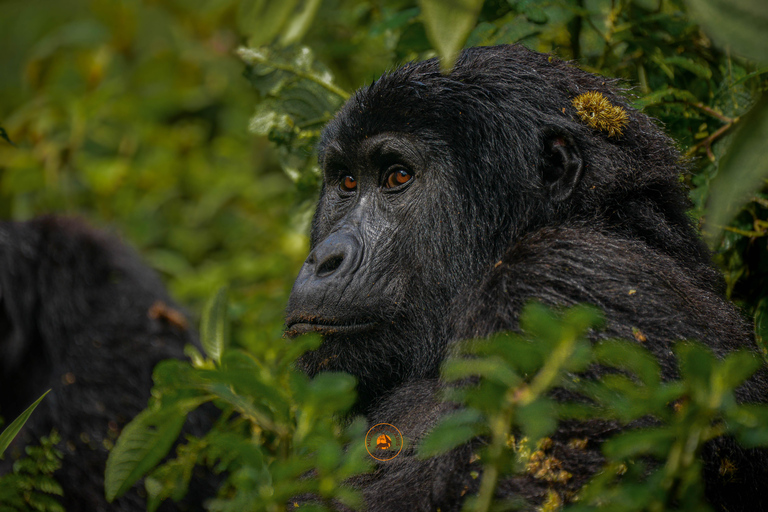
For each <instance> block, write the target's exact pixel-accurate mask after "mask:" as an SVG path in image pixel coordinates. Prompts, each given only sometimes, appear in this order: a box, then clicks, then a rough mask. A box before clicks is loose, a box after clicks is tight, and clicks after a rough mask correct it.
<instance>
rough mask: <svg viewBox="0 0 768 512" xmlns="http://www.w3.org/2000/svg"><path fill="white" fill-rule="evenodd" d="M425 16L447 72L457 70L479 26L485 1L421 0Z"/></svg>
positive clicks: (426, 23) (429, 34)
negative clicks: (467, 43)
mask: <svg viewBox="0 0 768 512" xmlns="http://www.w3.org/2000/svg"><path fill="white" fill-rule="evenodd" d="M419 6H421V16H422V21H423V22H424V26H425V28H426V29H427V37H429V40H430V42H431V43H432V46H434V47H435V49H436V50H437V52H438V53H439V54H440V61H441V64H442V67H443V70H445V71H447V70H450V69H451V68H452V67H453V63H454V62H455V61H456V57H457V56H458V54H459V50H461V47H462V46H463V45H464V43H465V41H466V40H467V38H468V37H469V34H470V32H472V28H474V26H475V22H476V21H477V17H478V15H479V14H480V8H481V7H482V6H483V0H419Z"/></svg>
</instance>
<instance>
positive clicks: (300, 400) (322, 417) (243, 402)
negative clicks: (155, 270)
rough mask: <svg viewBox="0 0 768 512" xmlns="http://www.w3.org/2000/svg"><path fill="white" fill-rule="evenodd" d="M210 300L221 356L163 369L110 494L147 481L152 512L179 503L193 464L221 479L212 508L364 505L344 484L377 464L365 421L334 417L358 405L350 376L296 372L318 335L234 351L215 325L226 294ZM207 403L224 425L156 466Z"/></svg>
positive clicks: (211, 339)
mask: <svg viewBox="0 0 768 512" xmlns="http://www.w3.org/2000/svg"><path fill="white" fill-rule="evenodd" d="M210 304H211V306H210V307H207V308H206V310H205V314H204V317H203V320H202V323H203V325H207V326H217V328H216V329H204V330H203V344H204V346H205V347H206V351H207V352H208V355H209V357H211V358H213V357H215V356H214V354H216V355H218V356H219V357H218V359H209V358H203V356H202V355H200V354H197V353H196V354H193V358H192V359H193V363H192V364H190V363H187V362H182V361H165V362H163V363H161V364H160V365H158V366H157V368H156V369H155V373H154V383H155V385H154V387H153V389H152V401H151V403H150V405H149V407H148V408H147V409H146V410H145V411H143V412H142V413H141V414H139V415H138V416H137V417H136V418H134V419H133V421H131V423H129V424H128V425H127V426H126V427H125V429H124V430H123V432H122V434H121V436H120V438H119V439H118V441H117V444H116V445H115V447H114V449H113V450H112V452H111V453H110V456H109V460H108V461H107V472H106V482H105V486H106V493H107V498H108V499H109V500H113V499H115V498H116V497H119V496H120V495H122V494H123V493H124V492H125V491H127V490H128V489H129V488H131V486H132V485H133V484H134V483H135V482H136V481H137V480H138V479H139V478H141V477H143V476H144V475H147V477H146V480H145V487H146V490H147V495H148V508H149V510H155V509H157V507H158V506H159V505H160V503H161V502H162V501H163V500H165V499H168V498H171V499H173V500H179V499H181V498H182V497H183V496H184V495H185V494H186V492H187V488H188V486H189V482H190V478H191V475H192V470H193V468H194V467H195V465H202V466H205V467H207V468H208V470H209V471H212V472H215V473H220V474H223V475H225V478H224V482H223V484H222V486H221V488H220V490H219V494H218V496H217V497H216V498H215V499H212V500H210V502H209V503H207V507H208V509H209V510H213V511H228V510H233V511H234V510H237V511H240V510H254V511H258V510H264V511H277V510H284V508H285V504H286V503H288V502H289V500H291V499H294V498H296V497H298V496H300V495H303V494H312V495H314V496H315V497H316V498H317V499H318V500H320V504H318V505H317V507H316V508H315V510H329V509H330V503H331V501H332V500H338V501H339V502H341V503H344V504H346V505H347V506H349V507H354V508H357V507H359V506H360V504H361V497H360V495H359V493H358V492H357V491H354V490H353V489H352V488H351V487H348V486H347V485H345V480H347V479H348V478H350V477H352V476H354V475H356V474H359V473H362V472H364V471H367V470H368V469H369V468H370V466H371V459H370V458H369V457H368V455H367V454H366V451H365V444H364V443H363V442H362V439H363V438H364V436H365V423H364V422H362V421H355V422H352V423H350V424H349V425H347V426H346V427H343V426H341V425H340V424H339V423H338V422H337V421H336V420H337V419H338V418H339V417H340V415H342V414H343V413H345V412H346V411H347V410H348V409H349V407H351V405H352V404H353V402H354V400H355V392H354V387H355V380H354V378H352V377H351V376H349V375H346V374H334V373H325V374H321V375H318V376H317V377H316V378H314V379H312V380H310V379H309V378H307V377H306V376H305V375H304V374H302V373H299V372H298V371H296V370H294V369H293V368H292V363H293V361H294V360H295V359H296V357H298V356H299V355H300V354H301V353H302V352H304V351H306V350H309V349H311V348H313V347H317V343H318V342H319V339H318V338H317V337H305V338H300V339H297V340H292V341H290V342H285V341H283V342H282V346H281V347H280V348H279V349H278V350H277V353H276V354H270V353H267V352H266V351H264V352H261V353H259V352H255V353H246V352H244V351H242V350H237V349H228V348H227V347H226V344H225V343H224V341H226V340H222V339H221V336H220V333H221V332H222V330H221V329H220V328H218V326H223V325H225V324H226V315H227V310H226V300H225V296H224V293H223V292H222V291H220V292H219V293H218V294H217V295H216V296H215V297H214V298H213V299H212V300H211V302H210ZM208 333H210V334H208ZM275 343H281V342H275ZM211 347H213V350H211ZM206 402H212V403H213V404H214V405H215V406H216V407H217V408H218V409H220V410H221V415H220V417H219V419H218V420H217V421H216V422H215V424H214V425H213V427H212V428H211V429H210V431H209V432H208V433H207V434H205V435H204V436H203V437H201V438H193V437H188V438H187V439H186V442H184V443H182V444H180V445H179V446H178V447H177V448H176V456H175V457H174V458H172V459H170V460H168V461H166V462H164V463H162V464H160V465H159V466H158V462H160V460H162V459H163V458H164V457H165V456H166V455H167V454H168V451H169V450H170V448H171V447H172V444H173V442H174V441H175V440H176V438H177V436H178V435H179V432H180V431H181V428H182V425H183V424H184V420H185V418H186V417H187V415H188V414H189V413H191V412H192V411H194V410H195V409H196V408H197V407H199V406H200V405H202V404H203V403H206ZM353 439H354V440H355V442H353V443H351V444H349V443H350V441H351V440H353ZM347 445H348V446H347ZM153 468H154V469H153ZM150 470H151V471H150ZM147 473H148V474H147Z"/></svg>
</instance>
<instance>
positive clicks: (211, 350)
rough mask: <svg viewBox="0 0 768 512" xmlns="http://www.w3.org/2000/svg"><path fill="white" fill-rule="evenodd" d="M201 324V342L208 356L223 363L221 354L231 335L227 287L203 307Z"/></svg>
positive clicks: (218, 362)
mask: <svg viewBox="0 0 768 512" xmlns="http://www.w3.org/2000/svg"><path fill="white" fill-rule="evenodd" d="M201 324H202V325H201V326H200V342H201V343H202V344H203V349H204V350H205V353H206V354H208V357H210V358H211V359H213V360H214V361H216V363H217V364H221V354H222V353H223V352H224V348H225V347H226V344H227V341H228V340H227V338H228V336H229V332H228V331H229V321H228V318H227V288H226V287H223V288H221V289H220V290H219V291H218V292H216V295H214V296H213V297H211V299H210V300H208V303H207V304H206V305H205V308H204V309H203V318H202V322H201Z"/></svg>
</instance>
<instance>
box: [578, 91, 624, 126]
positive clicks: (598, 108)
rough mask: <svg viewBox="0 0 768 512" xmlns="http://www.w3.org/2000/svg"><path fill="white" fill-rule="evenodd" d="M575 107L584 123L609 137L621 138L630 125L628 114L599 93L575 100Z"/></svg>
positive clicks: (582, 95)
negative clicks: (626, 127)
mask: <svg viewBox="0 0 768 512" xmlns="http://www.w3.org/2000/svg"><path fill="white" fill-rule="evenodd" d="M573 106H574V108H575V109H576V113H577V114H579V117H580V118H581V120H582V121H584V122H585V123H587V124H588V125H589V126H591V127H592V128H595V129H596V130H600V131H602V132H607V133H608V136H609V137H619V136H620V135H621V131H622V130H623V129H624V127H625V126H627V124H628V123H629V119H628V117H627V112H626V111H625V110H624V109H623V108H621V107H619V106H616V105H613V104H611V102H610V101H608V98H606V97H605V96H603V94H602V93H600V92H597V91H589V92H585V93H584V94H579V95H578V96H576V97H575V98H573Z"/></svg>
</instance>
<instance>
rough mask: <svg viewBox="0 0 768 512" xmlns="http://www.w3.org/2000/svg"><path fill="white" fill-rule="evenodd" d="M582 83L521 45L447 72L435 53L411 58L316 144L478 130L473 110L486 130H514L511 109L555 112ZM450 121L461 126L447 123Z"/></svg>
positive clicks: (361, 94) (475, 55) (466, 59)
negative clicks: (390, 133)
mask: <svg viewBox="0 0 768 512" xmlns="http://www.w3.org/2000/svg"><path fill="white" fill-rule="evenodd" d="M543 68H546V73H542V72H541V70H542V69H543ZM563 68H565V69H563ZM604 83H605V81H603V84H604ZM577 88H578V84H576V83H574V75H573V70H572V68H567V65H566V64H565V63H563V62H561V61H557V60H555V61H550V60H549V59H548V58H547V56H544V55H540V54H536V53H533V52H531V51H529V50H527V49H525V48H524V47H519V46H499V47H493V48H470V49H467V50H465V51H464V52H462V54H461V55H460V56H459V58H458V60H457V61H456V64H455V66H454V68H453V69H452V71H451V72H450V73H449V74H443V73H442V72H441V70H440V63H439V61H438V60H437V59H430V60H427V61H423V62H414V63H409V64H406V65H405V66H403V67H401V68H398V69H396V70H393V71H391V72H389V73H386V74H384V75H382V76H381V77H380V78H379V79H378V80H376V81H375V82H373V83H372V84H371V85H369V86H368V87H364V88H362V89H360V90H358V91H357V92H356V93H355V95H354V96H353V97H352V98H351V99H350V100H349V101H348V102H347V104H346V105H345V106H344V107H343V108H342V110H341V111H340V112H339V114H338V115H337V116H336V118H335V119H334V120H333V121H331V122H330V123H329V124H328V126H327V127H326V129H325V131H324V134H323V137H322V140H321V143H320V146H319V149H320V152H321V153H322V150H323V148H324V144H325V142H326V141H327V140H329V139H333V138H343V139H345V140H349V141H352V140H357V139H360V138H366V137H370V136H371V135H373V134H375V133H378V132H381V131H399V132H406V133H409V132H411V133H419V134H424V133H426V134H430V133H434V132H435V130H436V129H439V127H443V128H448V129H444V130H442V131H443V133H440V136H441V137H443V138H444V137H445V136H446V135H451V134H454V133H457V132H458V133H462V132H463V130H462V128H463V127H464V126H471V127H472V129H473V130H474V131H477V129H478V126H477V125H475V124H472V123H469V121H470V119H468V118H467V116H473V115H477V117H478V118H477V119H474V118H472V119H471V121H472V122H476V121H479V122H480V123H481V126H480V128H482V126H483V125H488V126H489V132H490V128H491V127H493V126H495V127H496V130H497V131H498V127H499V126H500V124H499V122H502V121H503V122H510V121H512V122H513V125H512V126H508V128H510V130H508V131H513V130H514V128H515V125H516V124H517V123H514V120H513V119H510V118H508V115H509V114H513V117H518V116H523V117H526V118H530V117H531V116H532V115H533V116H536V115H544V114H549V115H558V114H560V113H561V109H562V107H563V106H564V105H566V103H564V102H567V101H568V96H569V94H571V92H572V90H573V89H577ZM542 91H546V93H547V95H546V96H544V95H542ZM449 120H454V121H457V122H460V124H459V125H450V124H446V121H449ZM501 126H503V125H501ZM488 134H489V135H490V133H488Z"/></svg>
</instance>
